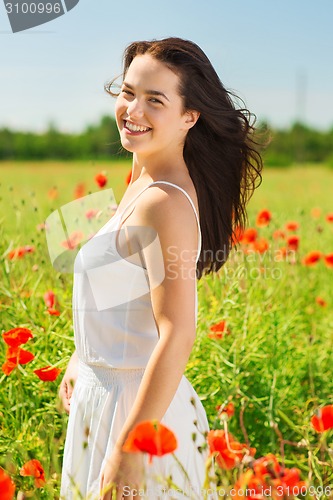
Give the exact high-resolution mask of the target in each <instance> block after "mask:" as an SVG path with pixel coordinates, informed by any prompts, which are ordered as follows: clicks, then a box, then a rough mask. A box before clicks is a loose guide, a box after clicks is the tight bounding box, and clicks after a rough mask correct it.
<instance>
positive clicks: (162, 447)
mask: <svg viewBox="0 0 333 500" xmlns="http://www.w3.org/2000/svg"><path fill="white" fill-rule="evenodd" d="M176 448H177V439H176V436H175V435H174V433H173V432H172V431H171V430H170V429H168V427H165V426H164V425H163V424H161V423H160V422H158V421H157V420H145V421H143V422H140V423H139V424H138V425H136V426H135V427H134V429H133V430H132V431H131V432H130V433H129V434H128V437H127V439H126V442H125V444H124V445H123V447H122V449H123V451H127V452H139V451H141V452H144V453H149V462H150V463H151V461H152V458H153V455H154V456H159V457H160V456H162V455H166V454H167V453H172V452H173V451H175V449H176Z"/></svg>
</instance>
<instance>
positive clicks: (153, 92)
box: [123, 82, 170, 102]
mask: <svg viewBox="0 0 333 500" xmlns="http://www.w3.org/2000/svg"><path fill="white" fill-rule="evenodd" d="M123 85H125V86H126V87H128V88H129V89H131V90H134V87H133V86H132V85H130V84H129V83H126V82H123ZM144 93H145V94H149V95H157V96H162V97H164V98H165V99H166V100H167V101H169V99H168V98H167V96H166V95H165V94H163V92H160V91H159V90H145V92H144ZM169 102H170V101H169Z"/></svg>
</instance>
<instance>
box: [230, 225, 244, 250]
mask: <svg viewBox="0 0 333 500" xmlns="http://www.w3.org/2000/svg"><path fill="white" fill-rule="evenodd" d="M243 234H244V230H243V229H242V228H241V227H239V226H236V227H235V228H234V230H233V233H232V236H231V245H232V246H234V245H238V243H241V240H242V237H243Z"/></svg>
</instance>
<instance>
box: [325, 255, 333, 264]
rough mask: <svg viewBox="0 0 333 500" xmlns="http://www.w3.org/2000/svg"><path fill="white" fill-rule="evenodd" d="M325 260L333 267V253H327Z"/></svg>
mask: <svg viewBox="0 0 333 500" xmlns="http://www.w3.org/2000/svg"><path fill="white" fill-rule="evenodd" d="M324 261H325V264H326V266H327V267H333V253H329V254H327V255H325V256H324Z"/></svg>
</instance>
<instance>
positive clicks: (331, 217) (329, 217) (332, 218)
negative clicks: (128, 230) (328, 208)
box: [325, 213, 333, 222]
mask: <svg viewBox="0 0 333 500" xmlns="http://www.w3.org/2000/svg"><path fill="white" fill-rule="evenodd" d="M325 218H326V220H327V222H333V213H330V214H327V215H326V217H325Z"/></svg>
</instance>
